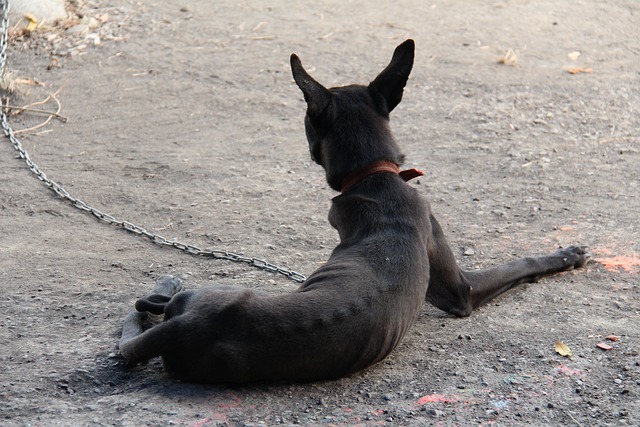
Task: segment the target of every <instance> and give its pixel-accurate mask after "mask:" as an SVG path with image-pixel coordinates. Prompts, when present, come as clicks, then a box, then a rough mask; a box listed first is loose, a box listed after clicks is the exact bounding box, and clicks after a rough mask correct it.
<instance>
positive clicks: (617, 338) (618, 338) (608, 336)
mask: <svg viewBox="0 0 640 427" xmlns="http://www.w3.org/2000/svg"><path fill="white" fill-rule="evenodd" d="M604 339H606V340H609V341H615V342H617V341H620V337H619V336H617V335H607V336H606V337H604Z"/></svg>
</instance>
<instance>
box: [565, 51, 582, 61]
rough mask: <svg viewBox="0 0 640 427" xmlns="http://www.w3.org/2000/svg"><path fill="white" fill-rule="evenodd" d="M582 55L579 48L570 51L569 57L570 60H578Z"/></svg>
mask: <svg viewBox="0 0 640 427" xmlns="http://www.w3.org/2000/svg"><path fill="white" fill-rule="evenodd" d="M580 55H581V53H580V52H578V51H577V50H576V51H574V52H569V53H568V54H567V56H568V57H569V59H570V60H572V61H577V60H578V58H580Z"/></svg>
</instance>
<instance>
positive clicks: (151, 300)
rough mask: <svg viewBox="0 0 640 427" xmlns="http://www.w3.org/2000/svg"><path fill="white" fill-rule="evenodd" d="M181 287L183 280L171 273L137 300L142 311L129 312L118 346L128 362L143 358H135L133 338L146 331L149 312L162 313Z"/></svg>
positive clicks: (137, 305) (161, 278)
mask: <svg viewBox="0 0 640 427" xmlns="http://www.w3.org/2000/svg"><path fill="white" fill-rule="evenodd" d="M181 289H182V282H181V281H180V279H178V278H176V277H173V276H169V275H165V276H161V277H160V278H159V279H158V280H157V281H156V284H155V286H154V288H153V291H152V292H151V294H149V295H148V296H146V297H145V298H142V299H140V300H138V301H137V302H136V308H138V309H139V310H140V311H132V312H130V313H129V314H127V316H126V317H125V319H124V324H123V325H122V336H121V337H120V342H119V344H118V347H119V348H120V353H121V354H122V355H123V356H124V358H125V359H127V361H128V362H135V361H138V360H143V359H139V358H136V360H133V359H134V355H133V353H134V352H133V351H132V347H133V346H132V344H133V341H132V340H133V339H134V338H136V337H137V336H139V335H140V334H142V333H143V332H144V326H143V324H144V322H145V321H146V320H147V318H148V317H149V313H148V312H151V313H153V314H162V313H163V312H164V305H165V304H166V303H167V302H169V301H170V300H171V297H173V296H174V295H175V294H176V293H178V292H180V290H181Z"/></svg>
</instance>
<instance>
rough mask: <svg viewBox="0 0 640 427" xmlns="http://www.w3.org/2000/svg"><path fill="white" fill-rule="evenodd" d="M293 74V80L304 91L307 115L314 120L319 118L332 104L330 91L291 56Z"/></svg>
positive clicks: (298, 60) (295, 57)
mask: <svg viewBox="0 0 640 427" xmlns="http://www.w3.org/2000/svg"><path fill="white" fill-rule="evenodd" d="M291 72H292V73H293V79H294V80H295V81H296V84H297V85H298V87H299V88H300V90H301V91H302V94H303V95H304V100H305V101H306V103H307V114H308V115H309V116H311V117H312V118H318V117H319V116H320V115H321V114H322V112H323V111H324V110H325V108H327V105H329V103H330V102H331V94H330V93H329V90H328V89H327V88H325V87H324V86H322V85H321V84H320V83H318V82H317V81H315V79H314V78H313V77H311V76H310V75H309V73H307V71H306V70H305V69H304V67H303V66H302V62H301V61H300V58H298V56H297V55H296V54H295V53H293V54H291Z"/></svg>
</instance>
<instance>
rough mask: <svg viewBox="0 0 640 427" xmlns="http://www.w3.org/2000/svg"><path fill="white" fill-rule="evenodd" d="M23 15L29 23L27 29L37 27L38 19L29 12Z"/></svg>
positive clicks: (30, 29)
mask: <svg viewBox="0 0 640 427" xmlns="http://www.w3.org/2000/svg"><path fill="white" fill-rule="evenodd" d="M24 17H25V18H27V21H29V23H28V24H27V30H29V31H33V30H35V29H36V28H38V20H37V19H36V17H35V16H33V15H32V14H30V13H25V14H24Z"/></svg>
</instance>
